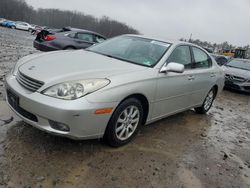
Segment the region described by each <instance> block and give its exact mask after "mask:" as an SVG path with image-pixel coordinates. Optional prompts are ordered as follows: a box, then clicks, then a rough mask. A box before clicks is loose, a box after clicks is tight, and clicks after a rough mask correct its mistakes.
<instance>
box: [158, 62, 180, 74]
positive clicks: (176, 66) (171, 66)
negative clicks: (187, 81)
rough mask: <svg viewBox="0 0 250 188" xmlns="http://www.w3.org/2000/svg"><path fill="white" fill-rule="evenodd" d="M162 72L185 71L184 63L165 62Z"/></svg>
mask: <svg viewBox="0 0 250 188" xmlns="http://www.w3.org/2000/svg"><path fill="white" fill-rule="evenodd" d="M160 72H161V73H167V72H176V73H183V72H184V65H183V64H180V63H175V62H171V63H168V64H165V65H164V66H163V67H162V68H161V70H160Z"/></svg>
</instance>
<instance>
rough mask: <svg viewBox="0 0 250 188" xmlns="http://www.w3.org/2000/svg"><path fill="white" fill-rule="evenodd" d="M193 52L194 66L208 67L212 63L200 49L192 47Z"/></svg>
mask: <svg viewBox="0 0 250 188" xmlns="http://www.w3.org/2000/svg"><path fill="white" fill-rule="evenodd" d="M192 50H193V53H194V61H195V65H194V66H195V68H208V67H211V65H212V60H211V58H210V57H209V56H208V55H207V54H206V53H205V52H204V51H202V50H201V49H199V48H196V47H192Z"/></svg>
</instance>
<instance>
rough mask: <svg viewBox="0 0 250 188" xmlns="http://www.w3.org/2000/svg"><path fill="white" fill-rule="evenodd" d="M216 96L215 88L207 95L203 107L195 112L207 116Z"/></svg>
mask: <svg viewBox="0 0 250 188" xmlns="http://www.w3.org/2000/svg"><path fill="white" fill-rule="evenodd" d="M215 96H216V90H215V88H214V87H213V88H212V89H211V90H210V91H209V92H208V94H207V96H206V98H205V100H204V102H203V104H202V106H200V107H197V108H194V109H195V111H196V112H197V113H198V114H206V113H207V112H208V111H209V109H210V108H211V107H212V104H213V101H214V99H215Z"/></svg>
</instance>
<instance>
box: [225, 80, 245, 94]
mask: <svg viewBox="0 0 250 188" xmlns="http://www.w3.org/2000/svg"><path fill="white" fill-rule="evenodd" d="M225 88H228V89H233V90H237V91H243V92H247V93H250V82H242V83H239V82H234V81H229V80H226V81H225Z"/></svg>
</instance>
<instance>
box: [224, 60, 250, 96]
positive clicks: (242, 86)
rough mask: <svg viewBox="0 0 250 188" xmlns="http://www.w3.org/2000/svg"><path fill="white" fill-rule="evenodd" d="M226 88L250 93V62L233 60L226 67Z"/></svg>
mask: <svg viewBox="0 0 250 188" xmlns="http://www.w3.org/2000/svg"><path fill="white" fill-rule="evenodd" d="M223 68H224V70H225V74H226V75H225V78H226V80H225V88H230V89H233V90H238V91H243V92H246V93H250V60H249V59H232V60H231V61H229V62H228V63H227V64H225V66H223Z"/></svg>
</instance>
